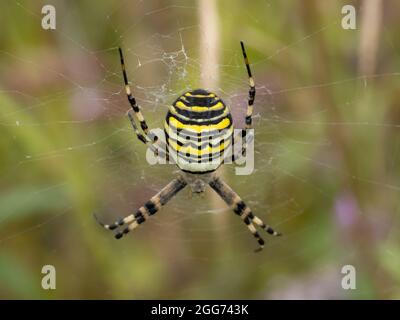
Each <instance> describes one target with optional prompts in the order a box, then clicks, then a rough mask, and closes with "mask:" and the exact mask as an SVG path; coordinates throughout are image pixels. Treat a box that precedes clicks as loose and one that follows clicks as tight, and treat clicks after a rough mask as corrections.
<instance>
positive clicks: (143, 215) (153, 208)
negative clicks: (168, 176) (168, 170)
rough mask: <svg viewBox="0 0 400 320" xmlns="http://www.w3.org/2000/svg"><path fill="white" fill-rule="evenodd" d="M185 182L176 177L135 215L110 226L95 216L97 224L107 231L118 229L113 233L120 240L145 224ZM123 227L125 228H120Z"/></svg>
mask: <svg viewBox="0 0 400 320" xmlns="http://www.w3.org/2000/svg"><path fill="white" fill-rule="evenodd" d="M186 184H187V183H186V182H185V181H184V179H183V178H182V177H178V178H176V179H174V180H172V181H171V182H170V183H169V184H167V185H166V186H165V187H164V188H163V189H162V190H161V191H160V192H158V193H157V194H156V195H155V196H153V197H152V198H151V199H150V200H149V201H147V202H146V203H145V204H144V205H143V206H142V207H140V208H139V209H138V210H137V211H136V213H134V214H131V215H129V216H126V217H125V218H122V219H120V220H118V221H116V222H114V223H112V224H104V223H102V222H100V221H99V220H98V219H97V217H96V215H95V218H96V220H97V221H98V222H99V224H100V225H101V226H102V227H103V228H105V229H108V230H116V229H119V230H118V231H117V232H116V233H115V238H116V239H120V238H122V237H123V236H124V235H125V234H127V233H129V232H130V231H131V230H133V229H135V228H137V227H138V226H139V225H140V224H142V223H143V222H145V221H146V220H147V219H148V218H149V217H150V216H152V215H153V214H155V213H156V212H157V211H158V210H160V209H161V207H162V206H163V205H165V204H166V203H167V202H168V201H169V200H170V199H171V198H172V197H173V196H175V195H176V194H177V193H178V192H179V191H180V190H182V189H183V188H184V187H185V186H186ZM123 226H125V228H121V227H123Z"/></svg>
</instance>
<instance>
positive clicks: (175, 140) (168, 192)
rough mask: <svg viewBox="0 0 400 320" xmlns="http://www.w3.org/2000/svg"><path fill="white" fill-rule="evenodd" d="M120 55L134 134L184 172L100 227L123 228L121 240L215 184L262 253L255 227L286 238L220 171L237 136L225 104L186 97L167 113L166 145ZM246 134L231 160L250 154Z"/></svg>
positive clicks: (209, 97)
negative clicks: (186, 193)
mask: <svg viewBox="0 0 400 320" xmlns="http://www.w3.org/2000/svg"><path fill="white" fill-rule="evenodd" d="M240 44H241V48H242V53H243V57H244V62H245V65H246V69H247V74H248V77H249V85H250V89H249V96H248V104H247V112H246V129H251V128H252V114H253V104H254V98H255V94H256V89H255V85H254V80H253V77H252V74H251V69H250V65H249V61H248V59H247V55H246V50H245V47H244V45H243V42H241V43H240ZM119 54H120V59H121V66H122V74H123V77H124V82H125V90H126V94H127V96H128V100H129V103H130V105H131V107H132V110H130V111H129V112H128V117H129V119H130V122H131V124H132V127H133V130H134V131H135V133H136V135H137V137H138V139H139V140H140V141H142V142H143V143H145V144H146V145H148V147H149V148H151V150H153V151H154V152H155V153H156V154H158V156H161V157H164V158H165V159H170V158H172V160H173V161H174V162H175V164H176V165H177V166H178V168H179V169H180V171H181V174H179V176H178V177H177V178H175V179H174V180H172V181H171V182H170V183H169V184H168V185H167V186H165V187H164V188H163V189H162V190H161V191H160V192H158V193H157V194H156V195H155V196H153V197H152V198H151V199H150V200H149V201H147V202H146V203H145V204H144V205H143V206H142V207H140V208H139V209H138V210H137V211H136V212H135V213H134V214H131V215H128V216H127V217H125V218H123V219H120V220H118V221H116V222H114V223H112V224H103V223H101V222H99V223H100V224H101V225H102V226H103V227H104V228H106V229H108V230H116V229H117V230H118V231H117V232H116V233H115V238H117V239H120V238H122V237H123V236H124V235H125V234H127V233H128V232H129V231H131V230H133V229H135V228H137V227H138V226H139V225H140V224H142V223H143V222H145V221H146V220H147V219H148V218H150V216H152V215H153V214H155V213H156V212H157V211H158V210H159V209H160V208H161V207H162V206H163V205H165V204H166V203H167V202H168V201H169V200H170V199H171V198H172V197H173V196H174V195H176V194H177V193H178V192H179V191H180V190H182V189H183V188H185V187H186V186H187V185H189V186H190V188H191V191H192V192H195V193H202V192H204V191H205V188H206V186H207V185H209V186H210V187H211V188H212V189H214V190H215V191H216V192H217V194H219V195H220V197H221V198H222V199H223V200H224V201H225V202H226V203H227V204H228V205H229V206H230V207H231V208H232V209H233V211H234V212H235V213H236V214H237V215H238V216H240V218H241V219H242V220H243V222H244V223H245V224H246V225H247V227H248V229H249V230H250V232H251V233H252V234H253V236H254V237H255V238H256V240H257V241H258V244H259V248H258V249H256V251H259V250H261V249H262V248H263V246H264V240H263V239H262V238H261V236H260V234H259V233H258V231H257V230H256V228H255V225H257V226H259V227H260V228H262V229H264V230H265V231H266V232H268V233H269V234H271V235H274V236H278V235H280V233H278V232H276V231H274V230H273V229H272V228H271V227H270V226H268V225H266V224H265V223H264V222H263V221H262V220H261V219H260V218H259V217H257V216H255V215H254V214H253V212H252V211H251V209H250V208H249V207H248V206H247V205H246V204H245V203H244V202H243V200H242V199H241V198H240V197H239V196H238V195H237V194H236V193H235V192H234V191H233V190H232V189H231V188H230V187H229V186H228V185H227V184H226V183H225V182H224V181H223V180H222V179H221V178H220V177H218V175H217V174H216V169H217V168H218V167H219V166H220V165H221V164H223V163H224V160H226V158H224V157H225V156H224V153H225V152H226V150H227V149H228V148H229V147H232V145H231V144H233V143H234V141H235V140H234V137H233V125H232V117H231V114H230V112H229V108H228V107H227V106H226V105H225V103H224V102H223V101H222V100H221V99H220V98H219V97H218V96H217V95H216V94H215V93H212V92H209V91H207V90H204V89H197V90H193V91H188V92H185V93H183V94H182V95H181V96H180V97H179V98H178V99H176V101H175V102H174V103H173V104H172V105H171V106H170V108H169V111H168V113H167V116H166V120H165V124H164V131H165V142H166V145H165V142H163V141H161V140H160V139H159V138H158V137H157V136H156V135H154V134H152V133H151V132H149V128H148V126H147V124H146V121H145V119H144V117H143V114H142V112H141V108H140V107H139V105H138V104H137V102H136V99H135V97H134V95H133V94H132V91H131V89H130V87H129V82H128V77H127V74H126V70H125V63H124V57H123V54H122V50H121V48H119ZM135 119H137V120H138V121H139V124H140V128H141V131H140V130H139V128H138V126H137V125H136V123H135ZM240 134H241V136H242V138H243V140H242V141H244V143H243V144H242V147H241V148H240V149H239V150H240V151H239V153H238V154H235V153H231V154H230V157H231V160H235V159H237V158H238V157H240V156H241V155H244V154H245V152H246V146H247V143H248V142H249V139H250V138H251V137H250V134H248V133H247V130H241V133H240ZM187 139H190V143H189V144H188V143H186V142H187ZM231 142H232V143H231Z"/></svg>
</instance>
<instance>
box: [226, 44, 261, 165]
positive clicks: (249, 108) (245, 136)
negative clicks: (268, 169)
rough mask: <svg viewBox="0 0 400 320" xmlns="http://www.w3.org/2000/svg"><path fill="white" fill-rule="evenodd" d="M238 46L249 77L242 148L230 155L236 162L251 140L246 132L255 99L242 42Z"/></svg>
mask: <svg viewBox="0 0 400 320" xmlns="http://www.w3.org/2000/svg"><path fill="white" fill-rule="evenodd" d="M240 46H241V47H242V53H243V58H244V63H245V65H246V70H247V75H248V77H249V96H248V101H247V110H246V118H245V122H246V128H245V129H242V130H241V132H240V135H241V136H242V139H241V142H242V146H241V148H240V149H239V150H237V151H236V153H232V160H233V161H236V160H237V159H238V158H240V157H241V156H244V155H245V154H246V149H247V145H248V143H249V141H250V139H253V136H252V135H250V134H248V132H247V130H248V129H252V127H253V126H252V124H253V105H254V100H255V97H256V87H255V83H254V79H253V75H252V73H251V69H250V63H249V59H248V57H247V53H246V49H245V47H244V43H243V41H240ZM235 140H236V141H238V137H236V138H233V144H234V143H235Z"/></svg>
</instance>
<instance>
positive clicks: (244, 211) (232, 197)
mask: <svg viewBox="0 0 400 320" xmlns="http://www.w3.org/2000/svg"><path fill="white" fill-rule="evenodd" d="M209 184H210V186H211V188H213V189H214V190H215V191H216V192H217V193H218V194H219V195H220V197H221V198H222V199H223V200H224V201H225V202H226V203H227V204H228V205H229V206H230V207H231V208H232V209H233V211H234V212H235V213H236V214H237V215H239V216H240V217H241V218H242V220H243V222H244V223H245V224H246V225H247V227H248V228H249V230H250V232H251V233H252V234H253V236H254V238H256V239H257V242H258V244H259V248H258V249H256V250H255V251H256V252H257V251H261V250H262V249H263V247H264V243H265V242H264V239H263V238H262V237H261V236H260V234H259V233H258V232H257V230H256V228H255V226H254V224H253V222H254V223H255V224H256V225H258V226H259V227H261V228H262V229H264V230H265V231H266V232H268V233H269V234H271V235H273V236H280V235H281V234H280V233H279V232H277V231H275V230H274V229H272V228H271V227H270V226H269V225H266V224H265V223H264V222H263V221H262V220H261V219H260V218H259V217H257V216H255V215H254V214H253V213H252V211H251V209H250V208H249V207H248V206H247V205H246V204H245V203H244V202H243V200H242V199H241V198H240V197H239V196H238V195H237V194H236V192H234V191H233V190H232V189H231V187H229V186H228V185H227V184H226V183H225V182H224V181H222V180H221V178H219V177H215V178H214V179H212V180H211V182H210V183H209Z"/></svg>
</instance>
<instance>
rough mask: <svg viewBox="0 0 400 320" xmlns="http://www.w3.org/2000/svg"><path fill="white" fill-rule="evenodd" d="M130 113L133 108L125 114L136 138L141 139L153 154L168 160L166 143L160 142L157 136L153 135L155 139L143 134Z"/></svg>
mask: <svg viewBox="0 0 400 320" xmlns="http://www.w3.org/2000/svg"><path fill="white" fill-rule="evenodd" d="M132 113H133V110H129V111H128V112H127V115H128V118H129V121H130V122H131V124H132V128H133V131H134V132H135V134H136V136H137V137H138V139H139V140H140V141H142V142H143V143H144V144H145V145H147V146H148V147H149V148H150V150H151V151H153V152H154V154H155V155H156V156H160V157H161V158H162V159H166V160H167V161H169V153H168V147H167V145H166V144H165V143H164V142H162V141H161V140H160V139H158V137H157V136H156V135H155V136H156V137H157V140H151V139H150V138H149V137H147V136H144V135H143V134H142V133H141V132H140V131H139V129H138V127H137V126H136V123H135V119H134V118H133V114H132ZM153 141H156V142H153Z"/></svg>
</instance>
